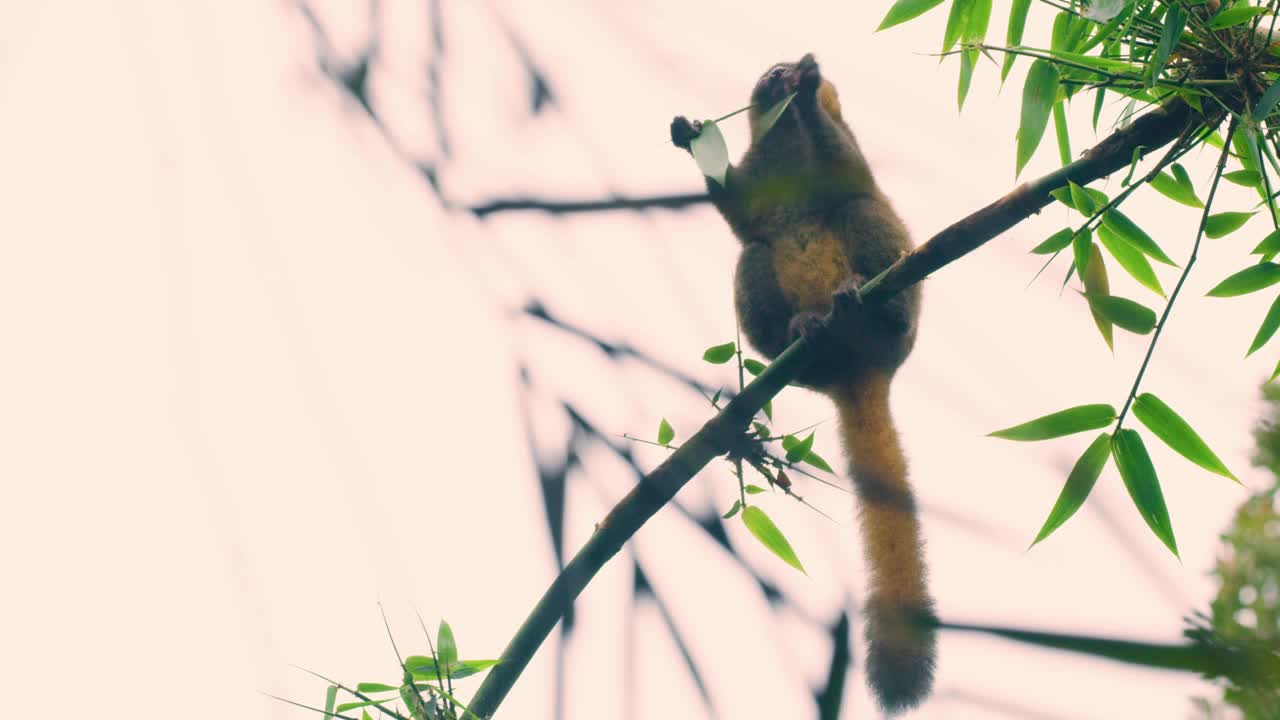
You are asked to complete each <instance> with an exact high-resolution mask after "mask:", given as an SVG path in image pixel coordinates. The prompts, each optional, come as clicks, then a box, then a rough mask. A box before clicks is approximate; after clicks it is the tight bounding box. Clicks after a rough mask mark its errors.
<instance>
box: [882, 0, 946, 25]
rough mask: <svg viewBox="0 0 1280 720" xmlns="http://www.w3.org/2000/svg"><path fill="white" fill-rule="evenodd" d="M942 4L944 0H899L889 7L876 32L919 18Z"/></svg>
mask: <svg viewBox="0 0 1280 720" xmlns="http://www.w3.org/2000/svg"><path fill="white" fill-rule="evenodd" d="M941 4H942V0H898V1H897V2H896V3H894V4H893V7H891V8H889V12H888V13H887V14H886V15H885V16H884V20H881V21H880V27H878V28H876V32H880V31H881V30H887V29H889V28H891V27H893V26H894V25H897V24H899V23H904V22H906V21H908V20H911V19H913V18H917V17H919V16H921V15H923V14H925V13H926V12H928V11H930V10H932V9H934V8H935V7H937V6H939V5H941Z"/></svg>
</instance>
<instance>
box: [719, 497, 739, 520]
mask: <svg viewBox="0 0 1280 720" xmlns="http://www.w3.org/2000/svg"><path fill="white" fill-rule="evenodd" d="M741 509H742V501H741V500H734V501H733V506H732V507H730V508H729V512H727V513H725V514H723V515H721V516H720V517H722V518H724V519H725V520H728V519H729V518H731V517H733V516H734V515H737V514H738V511H739V510H741Z"/></svg>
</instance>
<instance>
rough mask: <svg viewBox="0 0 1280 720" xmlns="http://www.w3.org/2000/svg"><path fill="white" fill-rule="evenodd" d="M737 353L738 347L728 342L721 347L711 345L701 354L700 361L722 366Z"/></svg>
mask: <svg viewBox="0 0 1280 720" xmlns="http://www.w3.org/2000/svg"><path fill="white" fill-rule="evenodd" d="M737 351H738V346H737V345H735V344H733V343H731V342H729V343H725V344H723V345H712V346H711V347H709V348H707V349H706V350H705V351H704V352H703V353H702V359H703V360H706V361H707V362H709V363H711V364H713V365H723V364H725V363H727V362H729V358H731V357H733V354H734V353H735V352H737Z"/></svg>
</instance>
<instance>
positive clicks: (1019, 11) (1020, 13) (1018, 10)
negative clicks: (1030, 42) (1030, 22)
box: [1000, 0, 1031, 83]
mask: <svg viewBox="0 0 1280 720" xmlns="http://www.w3.org/2000/svg"><path fill="white" fill-rule="evenodd" d="M1030 8H1031V0H1013V6H1012V7H1010V8H1009V28H1008V30H1007V31H1005V36H1004V39H1005V42H1004V44H1005V46H1006V47H1017V46H1019V45H1021V44H1022V33H1023V31H1024V30H1026V27H1027V11H1028V10H1029V9H1030ZM1016 57H1017V55H1014V54H1013V53H1005V56H1004V62H1003V63H1002V64H1001V66H1000V82H1001V83H1003V82H1004V80H1005V78H1006V77H1008V76H1009V70H1010V68H1012V67H1013V61H1014V59H1015V58H1016Z"/></svg>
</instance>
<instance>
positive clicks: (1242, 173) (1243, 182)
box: [1222, 170, 1262, 190]
mask: <svg viewBox="0 0 1280 720" xmlns="http://www.w3.org/2000/svg"><path fill="white" fill-rule="evenodd" d="M1222 179H1223V180H1226V181H1227V182H1229V183H1234V184H1236V185H1240V186H1243V187H1247V188H1253V189H1255V190H1256V189H1258V188H1259V187H1261V186H1262V176H1261V175H1259V174H1258V172H1257V171H1255V170H1233V171H1232V172H1229V173H1222Z"/></svg>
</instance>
